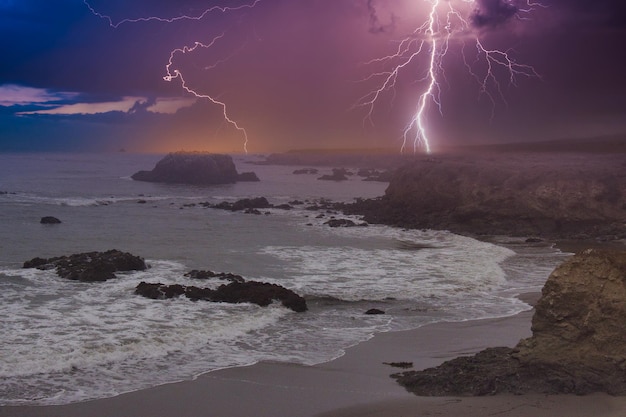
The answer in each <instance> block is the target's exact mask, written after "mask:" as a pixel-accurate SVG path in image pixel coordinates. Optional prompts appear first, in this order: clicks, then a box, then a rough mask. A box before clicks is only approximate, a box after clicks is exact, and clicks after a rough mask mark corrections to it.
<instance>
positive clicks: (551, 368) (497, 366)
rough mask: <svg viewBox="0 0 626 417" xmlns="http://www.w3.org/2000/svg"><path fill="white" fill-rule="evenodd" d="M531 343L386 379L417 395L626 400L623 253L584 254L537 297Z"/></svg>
mask: <svg viewBox="0 0 626 417" xmlns="http://www.w3.org/2000/svg"><path fill="white" fill-rule="evenodd" d="M531 329H532V336H531V337H529V338H527V339H523V340H521V341H520V342H519V343H518V344H517V346H515V347H514V348H507V347H498V348H490V349H486V350H483V351H481V352H479V353H478V354H476V355H474V356H470V357H460V358H456V359H453V360H451V361H448V362H445V363H444V364H442V365H440V366H438V367H436V368H430V369H426V370H423V371H409V372H403V373H400V374H396V375H393V377H394V378H395V379H396V380H397V381H398V382H399V383H400V384H401V385H403V386H404V387H405V388H406V389H407V390H409V391H410V392H413V393H415V394H418V395H427V396H452V395H474V396H475V395H493V394H499V393H513V394H526V393H543V394H562V393H573V394H579V395H580V394H589V393H594V392H605V393H609V394H612V395H626V251H608V250H598V249H588V250H585V251H583V252H581V253H579V254H577V255H575V256H573V257H572V258H570V259H568V260H567V261H565V262H564V263H563V264H561V265H560V266H558V267H557V268H556V269H555V270H554V272H552V274H551V275H550V277H549V278H548V280H547V282H546V284H545V286H544V287H543V290H542V295H541V298H540V299H539V301H538V303H537V305H536V310H535V314H534V316H533V319H532V328H531Z"/></svg>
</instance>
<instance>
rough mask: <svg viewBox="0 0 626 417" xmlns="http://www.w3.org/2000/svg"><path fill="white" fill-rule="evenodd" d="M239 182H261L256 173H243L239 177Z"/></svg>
mask: <svg viewBox="0 0 626 417" xmlns="http://www.w3.org/2000/svg"><path fill="white" fill-rule="evenodd" d="M237 181H240V182H258V181H261V180H260V179H259V177H257V175H256V174H255V173H254V172H242V173H241V174H239V175H238V176H237Z"/></svg>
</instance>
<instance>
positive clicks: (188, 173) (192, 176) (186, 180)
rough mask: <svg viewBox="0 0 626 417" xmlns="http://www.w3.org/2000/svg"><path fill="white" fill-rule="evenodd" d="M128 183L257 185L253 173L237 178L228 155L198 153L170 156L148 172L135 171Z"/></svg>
mask: <svg viewBox="0 0 626 417" xmlns="http://www.w3.org/2000/svg"><path fill="white" fill-rule="evenodd" d="M132 179H134V180H136V181H147V182H163V183H168V184H190V185H215V184H234V183H236V182H238V181H259V179H258V177H257V176H256V174H254V173H253V172H245V173H242V174H239V173H238V172H237V169H236V168H235V163H234V162H233V159H232V158H231V157H230V156H229V155H222V154H210V153H201V152H176V153H170V154H168V155H167V156H165V157H164V158H163V159H161V160H160V161H159V162H157V164H156V165H155V167H154V169H153V170H152V171H139V172H137V173H135V174H133V175H132Z"/></svg>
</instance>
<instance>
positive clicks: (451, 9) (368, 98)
mask: <svg viewBox="0 0 626 417" xmlns="http://www.w3.org/2000/svg"><path fill="white" fill-rule="evenodd" d="M503 1H504V3H505V4H506V5H508V6H510V7H514V6H513V0H503ZM424 2H426V3H428V17H427V19H426V21H425V22H424V23H423V24H421V25H420V26H418V27H417V28H416V29H415V30H414V31H413V32H412V33H411V34H410V35H409V36H407V37H405V38H404V39H401V40H400V41H399V43H398V48H397V50H396V51H395V52H394V53H392V54H390V55H387V56H384V57H381V58H376V59H373V60H371V61H369V62H366V63H365V65H375V64H378V65H383V66H387V67H388V68H389V69H387V70H383V71H379V72H374V73H373V74H371V75H370V76H368V77H366V78H365V79H363V80H362V81H371V80H380V81H377V85H378V87H376V88H375V89H373V90H372V91H370V92H369V93H367V94H366V95H365V96H363V97H361V99H359V100H358V101H357V103H356V104H355V107H365V108H366V109H367V111H366V115H365V118H364V123H367V122H369V123H371V124H373V113H374V109H375V106H376V104H377V103H378V102H379V101H380V100H381V99H382V97H383V95H385V93H388V92H391V93H392V94H393V96H395V91H396V84H397V81H398V78H399V76H400V73H401V72H402V71H403V70H405V69H407V68H408V67H409V66H411V64H413V63H418V62H417V61H418V60H425V61H426V69H425V70H424V72H423V75H422V76H421V77H418V81H420V82H421V83H422V84H423V85H425V86H424V87H423V89H422V90H421V92H419V96H418V99H417V106H416V110H415V112H414V113H413V116H412V118H411V119H410V121H409V123H408V124H407V125H406V126H405V128H404V130H403V133H402V147H401V152H405V150H406V148H407V147H408V146H411V144H412V148H413V152H414V153H416V152H417V151H418V149H419V148H422V149H423V151H424V152H426V153H431V151H432V140H431V135H430V132H429V129H428V123H427V116H428V112H429V109H430V107H431V106H434V107H435V108H436V109H437V110H438V112H439V113H440V115H442V116H443V106H442V101H441V84H442V82H446V74H445V64H446V62H445V57H446V56H447V54H448V52H449V50H450V48H451V43H452V41H454V40H459V41H460V45H461V55H462V58H463V64H464V65H465V67H466V68H467V70H468V72H469V74H470V75H471V76H472V77H473V79H474V80H475V81H476V82H477V83H478V86H479V98H480V97H486V98H487V100H489V101H490V102H491V108H492V111H491V119H492V120H493V117H494V115H495V109H496V106H497V103H498V102H499V101H502V102H503V103H504V104H505V105H506V104H507V103H506V99H505V96H504V91H503V82H502V81H500V80H499V79H498V77H497V76H496V71H495V69H496V68H501V69H503V70H504V71H505V72H506V73H507V74H508V77H507V81H506V83H507V84H510V85H514V86H516V85H517V80H518V78H519V77H537V78H541V77H540V75H539V74H538V73H537V71H535V69H534V68H533V67H532V66H530V65H524V64H520V63H518V62H517V61H516V60H515V59H514V58H513V57H512V51H511V50H504V51H502V50H498V49H489V48H487V47H485V46H484V43H483V42H482V41H481V40H480V38H479V33H476V32H475V31H474V30H473V28H472V25H471V24H470V20H469V17H465V16H467V11H466V10H464V9H470V8H471V9H473V11H475V10H478V4H477V2H476V0H460V2H462V3H465V6H463V5H462V4H461V5H460V7H459V6H458V5H455V4H454V3H455V0H424ZM458 2H459V1H457V3H458ZM537 7H545V6H544V5H542V4H540V3H536V2H533V1H532V0H523V6H520V7H517V8H516V10H515V14H514V17H515V18H517V19H520V20H526V19H528V18H529V17H528V15H529V14H530V13H531V12H532V11H533V10H535V9H536V8H537ZM468 39H470V40H471V42H472V43H473V44H474V47H475V51H476V53H475V59H474V61H473V62H470V61H469V60H468V58H467V55H466V53H465V50H466V47H467V43H468ZM423 56H425V58H423ZM479 64H482V66H483V67H484V69H483V70H482V72H480V71H479V70H478V69H476V68H477V67H478V66H479Z"/></svg>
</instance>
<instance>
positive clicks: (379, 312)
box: [365, 308, 385, 315]
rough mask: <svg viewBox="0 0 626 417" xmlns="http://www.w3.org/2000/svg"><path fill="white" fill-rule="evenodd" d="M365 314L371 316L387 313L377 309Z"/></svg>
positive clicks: (371, 309)
mask: <svg viewBox="0 0 626 417" xmlns="http://www.w3.org/2000/svg"><path fill="white" fill-rule="evenodd" d="M365 314H369V315H380V314H385V312H384V311H383V310H379V309H377V308H370V309H369V310H367V311H366V312H365Z"/></svg>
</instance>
